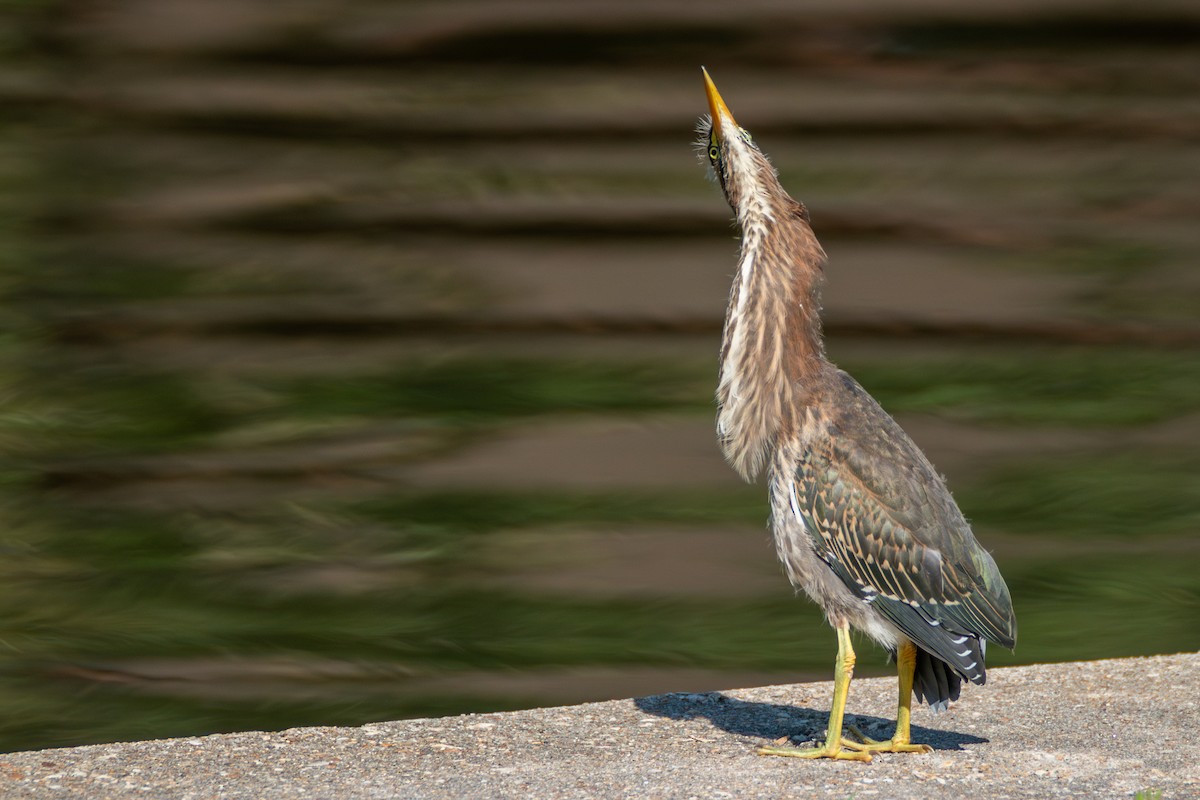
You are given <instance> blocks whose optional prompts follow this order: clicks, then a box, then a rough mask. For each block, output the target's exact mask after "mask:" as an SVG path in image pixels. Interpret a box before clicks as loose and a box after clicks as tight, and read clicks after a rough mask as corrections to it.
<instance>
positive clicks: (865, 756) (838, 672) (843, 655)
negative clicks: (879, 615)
mask: <svg viewBox="0 0 1200 800" xmlns="http://www.w3.org/2000/svg"><path fill="white" fill-rule="evenodd" d="M837 636H838V654H837V665H836V667H835V669H834V677H833V706H832V707H831V708H830V709H829V728H828V730H827V731H826V732H825V744H823V745H822V746H820V747H760V748H759V749H758V754H759V755H760V756H789V757H791V758H836V759H841V760H845V761H870V760H871V754H870V753H868V752H865V751H863V750H857V749H855V750H843V749H842V742H843V739H842V717H843V716H845V713H846V696H847V695H848V694H849V693H850V680H851V678H853V677H854V647H853V646H852V645H851V644H850V628H849V626H848V625H846V624H845V623H842V624H840V625H838V626H837ZM910 680H911V678H910Z"/></svg>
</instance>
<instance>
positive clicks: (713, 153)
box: [708, 144, 721, 163]
mask: <svg viewBox="0 0 1200 800" xmlns="http://www.w3.org/2000/svg"><path fill="white" fill-rule="evenodd" d="M720 157H721V151H720V150H718V149H717V146H716V145H715V144H713V145H709V146H708V160H709V161H712V162H714V163H715V162H716V160H717V159H718V158H720Z"/></svg>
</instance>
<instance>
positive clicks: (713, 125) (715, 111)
mask: <svg viewBox="0 0 1200 800" xmlns="http://www.w3.org/2000/svg"><path fill="white" fill-rule="evenodd" d="M701 70H702V71H703V72H704V88H705V91H706V92H707V93H708V108H709V111H710V115H709V116H708V117H702V118H701V119H700V124H699V126H698V128H697V132H698V133H699V138H698V140H697V142H696V147H697V149H698V150H700V152H701V159H702V160H707V162H708V164H709V166H711V167H712V170H713V173H714V174H715V175H716V176H717V181H718V182H719V183H720V184H721V191H722V192H724V194H725V199H726V200H727V201H728V202H729V206H730V208H732V209H733V211H734V213H735V214H736V215H737V219H738V223H739V224H740V225H741V227H742V228H743V229H745V228H747V227H748V226H750V225H753V224H756V223H758V224H761V223H763V222H765V221H767V220H770V219H773V218H774V217H775V214H776V211H777V210H778V209H780V208H781V207H784V206H789V205H792V204H794V203H795V201H794V200H792V199H791V198H790V197H789V196H788V194H787V192H785V191H784V190H783V187H782V186H780V184H779V177H778V175H777V174H776V172H775V168H774V167H772V166H771V162H770V160H769V159H768V158H767V157H766V155H765V154H764V153H763V152H762V151H761V150H759V149H758V145H756V144H755V143H754V139H752V138H751V137H750V133H749V131H747V130H746V129H745V128H743V127H741V126H739V125H738V124H737V121H736V120H734V118H733V114H732V113H731V112H730V110H729V106H727V105H725V101H724V100H722V99H721V94H720V93H719V92H718V91H717V87H716V85H715V84H714V83H713V82H712V78H710V77H709V75H708V70H706V69H704V68H703V67H701Z"/></svg>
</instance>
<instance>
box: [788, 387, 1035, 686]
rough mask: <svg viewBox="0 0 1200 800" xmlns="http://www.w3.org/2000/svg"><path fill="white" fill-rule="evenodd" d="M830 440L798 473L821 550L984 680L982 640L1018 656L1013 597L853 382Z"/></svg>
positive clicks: (904, 622)
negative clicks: (1012, 649)
mask: <svg viewBox="0 0 1200 800" xmlns="http://www.w3.org/2000/svg"><path fill="white" fill-rule="evenodd" d="M839 376H840V377H841V379H842V380H841V383H840V390H839V392H838V395H839V396H838V397H837V398H836V402H835V403H834V404H832V405H828V404H827V405H826V406H825V407H826V408H830V407H832V408H834V409H836V411H835V412H833V414H832V418H831V419H829V420H827V429H826V433H827V435H825V436H821V437H819V438H818V440H817V441H816V442H815V443H814V444H813V445H812V446H811V447H810V448H809V449H808V450H807V451H806V452H805V454H804V455H803V456H802V458H801V459H800V462H799V463H798V464H797V466H796V471H795V476H794V480H795V485H796V497H797V501H798V505H799V507H800V512H801V514H802V516H804V517H805V522H806V523H807V524H806V526H805V527H806V530H807V531H808V532H809V535H810V536H811V537H812V539H813V546H814V550H815V551H816V553H817V555H818V556H820V557H821V558H822V559H823V560H824V561H825V562H826V563H827V564H828V565H829V566H830V567H831V568H832V569H833V571H834V572H835V573H836V574H837V575H838V576H839V577H840V578H841V579H842V581H843V582H844V583H845V584H846V586H847V587H848V588H850V589H851V590H852V591H854V592H855V593H856V594H857V595H858V596H860V597H863V599H864V602H869V603H872V604H873V605H874V607H875V608H876V609H877V610H878V611H879V612H880V613H882V614H883V615H884V617H886V618H887V619H888V620H889V621H891V622H892V623H893V624H894V625H896V626H897V627H898V628H899V629H900V630H901V631H902V632H903V633H904V634H905V635H907V636H908V637H909V638H910V639H912V640H913V641H914V642H916V643H917V644H918V645H919V646H921V647H923V648H925V649H926V650H928V651H929V652H932V653H934V654H935V655H937V656H938V657H939V658H942V659H943V660H945V661H946V662H947V663H949V664H951V665H952V666H954V667H955V669H956V670H958V671H959V672H960V673H961V674H963V676H964V677H966V678H968V679H970V680H974V681H976V682H982V680H983V678H984V672H983V653H982V644H981V642H980V640H981V639H990V640H992V641H994V642H996V643H998V644H1001V645H1004V646H1005V647H1011V646H1012V645H1013V643H1014V640H1015V638H1016V624H1015V618H1014V615H1013V611H1012V603H1011V600H1010V599H1009V594H1008V588H1007V587H1006V586H1005V584H1004V580H1003V578H1002V577H1001V576H1000V572H999V569H998V568H997V567H996V564H995V562H994V561H993V560H992V558H991V556H990V555H989V554H988V553H987V551H985V550H984V549H983V548H982V547H980V545H979V543H978V542H977V541H976V540H975V537H974V535H973V534H972V533H971V529H970V526H969V525H968V524H967V522H966V520H965V519H964V518H963V516H962V513H961V512H960V511H959V509H958V506H957V505H956V504H955V503H954V500H953V498H952V497H951V496H950V493H949V491H948V490H947V489H946V487H945V484H944V483H943V481H942V479H941V477H940V476H939V475H938V474H937V473H936V472H935V471H934V469H933V467H932V466H931V465H930V464H929V462H928V460H927V459H926V458H925V456H924V455H923V454H922V453H921V451H920V450H919V449H918V448H917V446H916V445H915V444H914V443H913V442H912V440H911V439H909V438H908V436H907V435H906V434H905V433H904V432H903V431H902V430H901V429H900V427H899V426H898V425H897V424H896V423H895V422H894V421H893V420H892V419H891V417H889V416H888V415H887V414H886V413H885V412H884V411H883V409H882V408H880V407H879V405H878V404H877V403H875V401H874V400H873V399H872V398H871V397H870V396H869V395H868V394H867V393H866V392H865V391H864V390H863V389H862V388H861V387H860V386H859V385H858V384H857V383H855V382H854V380H853V379H852V378H850V377H849V376H848V375H845V373H839Z"/></svg>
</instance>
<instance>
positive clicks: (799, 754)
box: [758, 743, 871, 761]
mask: <svg viewBox="0 0 1200 800" xmlns="http://www.w3.org/2000/svg"><path fill="white" fill-rule="evenodd" d="M758 754H759V755H760V756H786V757H788V758H833V759H837V760H838V761H870V760H871V754H870V753H867V752H865V751H861V750H843V749H842V747H841V745H840V744H836V743H835V744H832V745H830V744H825V745H822V746H821V747H776V746H771V745H768V746H767V747H760V748H758Z"/></svg>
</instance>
